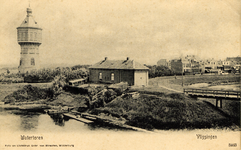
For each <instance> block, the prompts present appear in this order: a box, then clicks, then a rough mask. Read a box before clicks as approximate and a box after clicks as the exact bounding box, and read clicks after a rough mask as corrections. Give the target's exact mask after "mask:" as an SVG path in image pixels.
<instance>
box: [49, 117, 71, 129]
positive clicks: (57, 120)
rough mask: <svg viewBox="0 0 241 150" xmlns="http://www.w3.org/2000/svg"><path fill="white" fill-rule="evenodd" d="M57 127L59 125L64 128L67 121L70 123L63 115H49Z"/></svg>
mask: <svg viewBox="0 0 241 150" xmlns="http://www.w3.org/2000/svg"><path fill="white" fill-rule="evenodd" d="M49 116H50V117H51V118H52V119H53V121H54V123H55V125H58V126H64V125H65V121H68V120H67V119H64V116H63V115H62V114H52V115H49Z"/></svg>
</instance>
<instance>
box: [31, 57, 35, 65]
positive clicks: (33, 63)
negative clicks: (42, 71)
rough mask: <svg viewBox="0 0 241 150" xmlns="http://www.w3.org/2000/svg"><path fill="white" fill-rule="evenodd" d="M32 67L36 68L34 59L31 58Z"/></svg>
mask: <svg viewBox="0 0 241 150" xmlns="http://www.w3.org/2000/svg"><path fill="white" fill-rule="evenodd" d="M31 65H32V66H35V61H34V58H31Z"/></svg>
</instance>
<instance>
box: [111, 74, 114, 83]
mask: <svg viewBox="0 0 241 150" xmlns="http://www.w3.org/2000/svg"><path fill="white" fill-rule="evenodd" d="M114 79H115V75H114V73H111V81H114Z"/></svg>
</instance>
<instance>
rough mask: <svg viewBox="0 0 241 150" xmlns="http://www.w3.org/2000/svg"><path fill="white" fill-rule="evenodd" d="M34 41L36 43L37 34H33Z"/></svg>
mask: <svg viewBox="0 0 241 150" xmlns="http://www.w3.org/2000/svg"><path fill="white" fill-rule="evenodd" d="M34 41H37V33H36V32H34Z"/></svg>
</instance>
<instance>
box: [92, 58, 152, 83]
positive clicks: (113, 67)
mask: <svg viewBox="0 0 241 150" xmlns="http://www.w3.org/2000/svg"><path fill="white" fill-rule="evenodd" d="M148 70H149V68H147V67H145V66H144V65H142V64H140V63H138V62H136V61H134V60H130V59H129V58H128V57H127V59H126V60H108V59H107V57H106V58H105V59H104V60H102V61H100V62H98V63H96V64H94V65H92V66H91V67H89V71H90V76H89V81H90V82H95V83H120V82H128V84H129V85H131V86H132V85H135V86H142V85H144V86H147V85H148Z"/></svg>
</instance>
